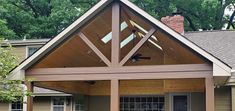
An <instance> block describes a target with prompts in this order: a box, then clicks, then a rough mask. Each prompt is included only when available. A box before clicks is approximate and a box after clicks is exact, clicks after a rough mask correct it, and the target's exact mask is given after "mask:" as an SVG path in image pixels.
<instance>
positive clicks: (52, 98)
mask: <svg viewBox="0 0 235 111" xmlns="http://www.w3.org/2000/svg"><path fill="white" fill-rule="evenodd" d="M57 97H61V98H64V111H66V96H57ZM53 98H55V97H51V111H53V106H54V105H53Z"/></svg>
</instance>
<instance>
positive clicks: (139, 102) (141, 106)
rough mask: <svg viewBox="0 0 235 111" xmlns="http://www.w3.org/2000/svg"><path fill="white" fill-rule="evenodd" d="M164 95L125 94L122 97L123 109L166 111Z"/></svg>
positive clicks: (121, 106)
mask: <svg viewBox="0 0 235 111" xmlns="http://www.w3.org/2000/svg"><path fill="white" fill-rule="evenodd" d="M164 102H165V100H164V96H124V97H121V98H120V110H121V111H164V110H165V109H164Z"/></svg>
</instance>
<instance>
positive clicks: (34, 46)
mask: <svg viewBox="0 0 235 111" xmlns="http://www.w3.org/2000/svg"><path fill="white" fill-rule="evenodd" d="M40 47H42V45H33V46H26V48H25V50H26V51H25V58H28V57H29V56H28V54H29V48H40Z"/></svg>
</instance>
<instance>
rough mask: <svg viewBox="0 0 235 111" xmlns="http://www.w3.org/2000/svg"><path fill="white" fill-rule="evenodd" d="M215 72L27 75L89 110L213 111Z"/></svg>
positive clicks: (204, 68)
mask: <svg viewBox="0 0 235 111" xmlns="http://www.w3.org/2000/svg"><path fill="white" fill-rule="evenodd" d="M211 73H212V67H211V66H210V65H207V64H188V65H162V66H147V67H137V66H130V67H123V68H108V69H107V68H102V67H99V68H41V69H32V70H29V71H27V72H26V74H27V77H28V78H34V82H33V83H31V85H34V86H38V87H43V88H48V89H52V90H57V91H62V92H65V93H70V94H73V95H74V97H75V98H80V99H79V100H78V101H80V102H81V104H82V105H83V106H84V107H83V108H84V110H85V111H97V110H99V111H182V110H185V109H186V110H185V111H197V110H200V111H212V110H213V109H211V108H213V107H214V103H213V102H214V95H213V94H214V83H213V78H212V76H211ZM81 98H82V99H81ZM185 105H186V106H185ZM178 106H180V107H178ZM97 108H98V109H97ZM206 108H208V109H206ZM74 110H75V111H76V107H75V106H74Z"/></svg>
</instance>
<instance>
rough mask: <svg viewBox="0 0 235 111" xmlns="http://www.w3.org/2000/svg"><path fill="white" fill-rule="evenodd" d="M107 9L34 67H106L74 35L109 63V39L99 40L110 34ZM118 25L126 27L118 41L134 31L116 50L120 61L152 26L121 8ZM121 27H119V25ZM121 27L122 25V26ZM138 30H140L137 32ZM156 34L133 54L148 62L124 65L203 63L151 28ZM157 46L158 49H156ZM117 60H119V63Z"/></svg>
mask: <svg viewBox="0 0 235 111" xmlns="http://www.w3.org/2000/svg"><path fill="white" fill-rule="evenodd" d="M111 10H112V9H111V7H107V8H106V9H104V10H103V11H102V12H101V13H100V14H99V15H97V16H95V17H94V18H93V20H91V21H89V23H88V24H86V25H85V26H83V28H82V29H81V30H78V31H76V32H75V33H74V34H72V35H71V37H70V39H68V40H67V41H66V42H64V43H63V44H62V45H60V46H59V47H58V48H56V49H54V51H52V52H51V53H50V54H49V55H47V56H45V57H44V58H43V59H41V61H40V62H38V63H36V64H35V65H34V66H33V67H34V68H56V67H103V66H107V65H106V64H105V63H104V62H103V61H102V60H101V59H100V58H99V57H98V56H97V55H96V53H95V52H94V51H93V50H92V49H91V48H89V46H88V45H87V44H86V43H85V42H84V41H83V40H82V39H81V37H80V36H79V35H78V33H79V32H82V33H83V34H84V35H85V36H86V37H87V38H88V40H90V41H91V42H92V43H93V44H94V45H95V46H96V47H97V49H98V50H99V51H100V52H101V53H102V54H103V55H104V56H105V57H106V58H107V59H108V60H109V61H110V60H111V40H109V41H107V40H106V43H105V42H104V41H102V40H104V38H105V37H106V36H107V35H108V34H109V33H111V23H112V22H111V21H112V11H111ZM121 23H122V24H123V23H125V24H126V25H127V26H126V27H125V28H122V27H121V28H122V29H123V30H122V32H121V35H120V41H121V42H122V41H124V40H125V39H127V38H128V36H130V35H131V34H133V30H135V31H136V33H135V35H136V38H134V39H133V40H131V41H129V42H127V43H126V45H125V46H123V47H122V48H121V49H120V50H121V52H120V59H123V58H124V57H125V56H126V55H127V54H128V52H130V51H131V49H132V48H133V47H134V46H135V45H136V44H137V43H138V42H139V41H140V40H141V39H142V38H143V37H142V35H145V34H146V32H145V31H149V30H150V29H151V27H152V26H153V25H151V24H150V23H148V22H147V21H146V20H145V19H143V18H141V17H140V16H138V14H136V13H134V12H132V11H130V10H129V9H128V8H127V7H125V6H121ZM121 26H122V25H121ZM123 27H124V26H123ZM141 28H142V29H141ZM154 28H156V29H157V31H156V32H155V33H154V34H153V36H152V37H150V39H149V40H148V41H146V43H144V45H143V46H142V47H141V48H140V49H139V50H138V51H137V52H136V53H135V54H137V53H138V54H141V55H143V56H145V57H150V58H151V60H145V59H143V60H142V59H141V60H139V61H137V62H133V61H131V60H128V61H127V63H126V64H125V65H128V66H132V65H134V66H135V65H163V64H195V63H197V64H200V63H205V60H204V59H203V58H202V57H200V56H199V55H198V54H196V53H194V51H192V50H189V49H188V48H186V47H185V46H184V45H182V44H180V43H179V42H178V41H176V40H174V39H172V37H170V36H169V35H167V34H166V33H165V32H164V31H162V30H160V29H158V28H157V27H154ZM143 29H144V30H143ZM151 42H153V43H151ZM155 44H157V45H158V46H159V47H160V48H162V49H160V48H159V47H157V46H156V45H155ZM120 61H121V60H120Z"/></svg>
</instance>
